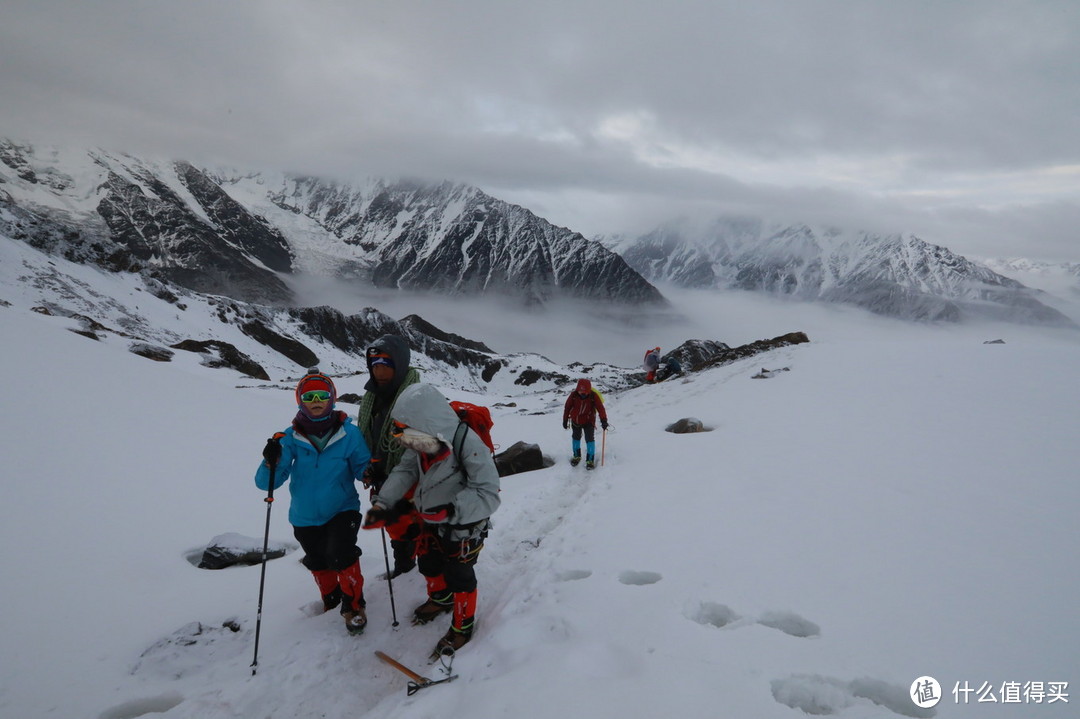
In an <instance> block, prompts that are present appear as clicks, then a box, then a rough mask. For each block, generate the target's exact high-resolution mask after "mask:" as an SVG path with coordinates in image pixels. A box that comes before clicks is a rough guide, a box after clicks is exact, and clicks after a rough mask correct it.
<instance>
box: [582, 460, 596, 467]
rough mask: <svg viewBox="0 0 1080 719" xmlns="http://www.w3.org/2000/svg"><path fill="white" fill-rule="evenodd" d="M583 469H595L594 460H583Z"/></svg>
mask: <svg viewBox="0 0 1080 719" xmlns="http://www.w3.org/2000/svg"><path fill="white" fill-rule="evenodd" d="M585 469H596V462H594V461H592V460H591V459H587V460H585Z"/></svg>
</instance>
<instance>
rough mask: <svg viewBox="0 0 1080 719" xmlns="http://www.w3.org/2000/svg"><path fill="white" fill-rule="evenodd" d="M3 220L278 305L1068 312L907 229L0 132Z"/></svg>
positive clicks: (88, 256) (936, 316)
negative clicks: (628, 209)
mask: <svg viewBox="0 0 1080 719" xmlns="http://www.w3.org/2000/svg"><path fill="white" fill-rule="evenodd" d="M0 235H4V236H6V237H9V238H12V239H15V240H22V241H24V242H26V243H28V244H29V245H31V246H32V247H35V248H37V249H39V250H42V251H44V252H46V253H48V254H51V255H53V256H61V257H64V258H66V259H68V260H72V261H74V262H79V263H89V264H92V265H95V266H99V267H104V268H106V269H108V270H111V271H131V272H139V273H142V274H145V275H146V276H148V277H149V278H150V279H152V280H154V281H155V282H160V283H165V284H166V285H171V286H175V287H180V288H185V289H188V290H193V291H195V292H199V293H204V294H208V295H221V296H225V297H230V298H233V299H236V300H241V301H245V302H252V303H256V304H265V305H271V306H286V307H287V306H291V305H293V304H295V301H294V296H293V294H292V292H291V290H290V289H289V284H288V282H287V279H288V277H289V276H291V275H298V274H303V275H310V276H316V277H335V278H343V279H345V280H348V281H356V282H358V283H364V284H370V285H375V286H378V287H384V288H400V289H414V290H427V291H433V292H436V293H445V294H453V295H468V296H475V295H497V296H500V297H504V296H506V297H511V298H514V299H515V301H518V302H522V303H525V304H536V303H545V302H547V301H549V300H552V299H556V298H581V299H588V300H593V301H603V302H610V303H617V304H631V305H638V304H661V305H663V304H666V300H665V299H664V297H663V296H662V294H661V293H660V291H659V290H658V289H657V288H656V287H655V286H654V284H653V283H670V284H674V285H677V286H683V287H694V288H716V289H738V290H746V291H753V292H764V293H770V294H774V295H781V296H785V297H789V298H792V299H795V300H802V301H823V302H839V303H845V304H850V305H855V306H858V307H862V308H865V309H867V310H870V311H872V312H875V313H878V314H882V315H886V316H891V317H898V318H902V319H907V320H918V321H946V322H955V321H962V320H964V319H967V318H993V319H998V320H1007V321H1014V322H1023V323H1035V324H1045V325H1064V326H1069V325H1072V324H1073V323H1072V321H1071V320H1070V319H1069V318H1068V317H1066V316H1065V315H1064V314H1063V313H1062V312H1060V311H1059V310H1058V309H1055V308H1054V307H1052V306H1050V305H1048V304H1047V303H1046V302H1045V301H1044V300H1046V299H1047V297H1046V295H1045V294H1044V293H1042V292H1040V291H1039V290H1035V289H1032V288H1030V287H1027V286H1025V285H1024V284H1022V283H1021V282H1018V281H1017V280H1015V279H1010V278H1009V277H1006V276H1004V274H1002V273H999V272H995V271H994V270H992V269H990V268H989V267H987V266H985V265H982V264H978V263H975V262H972V261H970V260H968V259H966V258H964V257H962V256H960V255H957V254H955V253H953V252H951V251H949V250H948V249H946V248H944V247H939V246H936V245H932V244H929V243H927V242H924V241H922V240H920V239H919V238H917V237H914V236H911V235H907V236H905V235H900V234H896V235H875V234H871V233H866V232H855V231H850V230H836V229H830V228H822V227H811V226H808V225H793V226H779V225H772V224H769V223H767V222H765V221H762V220H758V219H742V218H719V219H716V220H714V221H712V222H709V223H706V224H693V223H690V222H686V221H674V222H671V223H668V224H666V225H664V226H662V227H659V228H657V229H655V230H653V231H651V232H648V233H645V234H643V235H641V236H637V237H622V238H595V239H592V240H590V239H586V238H585V237H583V236H582V235H581V234H579V233H577V232H574V231H572V230H570V229H567V228H562V227H557V226H555V225H552V224H551V223H549V222H547V221H546V220H544V219H542V218H540V217H537V216H536V215H535V214H533V213H532V212H530V211H529V210H527V209H525V208H522V207H519V206H517V205H512V204H510V203H507V202H504V201H501V200H498V199H496V198H493V197H491V196H489V195H487V194H485V193H484V192H482V191H480V190H479V189H477V188H475V187H470V186H468V185H464V184H460V183H453V182H443V183H436V184H424V183H417V182H406V181H397V182H390V181H387V180H380V179H372V180H367V181H364V182H358V183H352V184H349V183H342V182H331V181H327V180H324V179H318V178H312V177H300V176H294V175H286V174H282V173H273V172H241V171H235V170H225V169H220V168H205V167H202V168H200V167H196V166H194V165H193V164H191V163H189V162H185V161H161V160H148V159H145V158H136V157H133V156H130V155H127V154H123V153H116V152H107V151H104V150H83V151H71V150H59V149H55V148H43V147H33V146H30V145H27V144H19V143H16V142H12V141H10V140H0Z"/></svg>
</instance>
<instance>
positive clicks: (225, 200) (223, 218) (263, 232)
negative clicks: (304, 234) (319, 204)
mask: <svg viewBox="0 0 1080 719" xmlns="http://www.w3.org/2000/svg"><path fill="white" fill-rule="evenodd" d="M176 170H177V174H178V175H179V176H180V179H181V180H183V182H184V184H185V185H187V188H188V190H190V191H191V194H192V195H193V196H194V197H195V200H196V201H197V202H198V203H199V204H200V205H201V206H202V208H203V210H205V211H206V214H207V215H208V216H209V217H210V219H211V220H213V221H214V222H215V223H216V224H217V226H218V228H219V231H220V234H221V237H222V238H223V239H225V240H226V241H227V242H229V243H231V244H234V245H236V246H237V247H240V248H241V249H243V251H244V252H246V253H247V254H249V255H251V256H252V257H254V258H256V259H258V260H259V261H260V262H262V263H263V264H264V265H266V266H267V267H269V268H270V269H272V270H276V271H277V272H292V255H291V253H290V252H289V244H288V242H286V241H285V238H284V237H283V236H282V234H281V232H280V231H279V230H277V229H275V228H273V227H271V226H270V224H269V223H268V222H267V221H266V220H265V219H263V218H262V217H259V216H258V215H255V214H253V213H251V212H248V210H247V209H245V208H244V206H243V205H241V204H240V203H239V202H237V201H236V200H234V199H232V198H231V197H229V195H227V194H226V193H225V191H224V190H222V189H221V187H220V186H219V185H218V184H217V183H216V182H214V181H213V180H211V179H210V178H209V177H207V176H206V175H204V174H203V173H202V172H200V171H199V170H196V169H195V168H194V167H193V166H192V165H191V164H189V163H187V162H178V163H176Z"/></svg>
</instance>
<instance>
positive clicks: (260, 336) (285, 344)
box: [240, 320, 319, 367]
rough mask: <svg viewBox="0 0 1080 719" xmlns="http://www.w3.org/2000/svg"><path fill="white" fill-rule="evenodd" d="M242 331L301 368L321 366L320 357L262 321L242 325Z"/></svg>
mask: <svg viewBox="0 0 1080 719" xmlns="http://www.w3.org/2000/svg"><path fill="white" fill-rule="evenodd" d="M240 331H241V332H243V333H244V334H246V335H247V336H248V337H250V338H252V339H253V340H255V341H256V342H259V343H260V344H264V345H266V346H267V347H269V348H270V349H272V350H275V351H277V352H280V353H281V354H283V355H285V356H286V357H288V358H289V359H291V360H292V361H293V362H295V363H296V364H298V365H300V366H301V367H314V366H316V365H318V364H319V356H318V355H316V354H315V353H314V352H312V351H311V350H310V349H308V348H307V346H305V345H304V344H303V343H301V342H299V341H297V340H294V339H293V338H291V337H286V336H284V335H282V334H278V333H277V332H275V331H273V330H272V329H270V328H269V327H267V326H266V324H265V323H264V322H262V321H261V320H251V321H249V322H244V323H243V324H241V325H240Z"/></svg>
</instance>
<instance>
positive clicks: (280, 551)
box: [188, 532, 295, 569]
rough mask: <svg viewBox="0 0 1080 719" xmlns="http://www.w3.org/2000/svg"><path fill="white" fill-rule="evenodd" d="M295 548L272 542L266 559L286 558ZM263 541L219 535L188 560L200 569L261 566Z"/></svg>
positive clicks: (231, 533)
mask: <svg viewBox="0 0 1080 719" xmlns="http://www.w3.org/2000/svg"><path fill="white" fill-rule="evenodd" d="M294 548H295V547H293V546H290V545H288V544H284V543H282V542H270V543H269V545H268V547H267V552H266V558H267V559H277V558H279V557H284V556H285V555H286V554H288V553H289V552H290V551H291V550H292V549H294ZM262 555H263V541H262V540H261V539H256V538H254V537H245V536H244V535H242V534H236V533H234V532H229V533H227V534H219V535H218V536H216V537H214V538H213V539H211V540H210V543H209V544H208V545H207V546H206V548H205V549H203V550H202V552H201V553H196V552H192V553H190V554H189V555H188V560H189V561H192V563H193V564H194V563H195V562H194V559H195V558H196V557H198V559H199V561H198V564H197V565H196V566H198V567H199V569H224V568H225V567H232V566H234V565H237V564H246V565H251V564H260V563H262Z"/></svg>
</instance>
